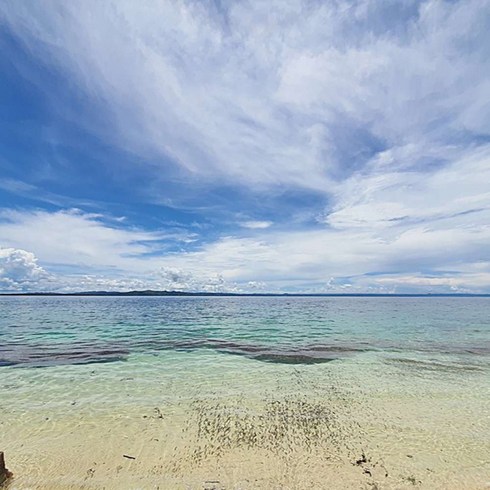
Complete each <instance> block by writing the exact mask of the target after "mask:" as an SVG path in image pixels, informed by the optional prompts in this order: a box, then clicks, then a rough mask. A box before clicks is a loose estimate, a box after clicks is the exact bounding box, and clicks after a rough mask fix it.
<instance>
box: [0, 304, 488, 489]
mask: <svg viewBox="0 0 490 490" xmlns="http://www.w3.org/2000/svg"><path fill="white" fill-rule="evenodd" d="M489 375H490V298H465V297H453V298H437V297H423V298H415V297H389V298H383V297H257V298H254V297H131V298H128V297H3V298H0V414H2V416H1V418H0V433H1V436H0V450H2V448H3V449H4V450H5V451H6V454H7V457H8V461H11V464H12V465H14V469H15V470H16V471H15V473H16V474H17V475H19V476H18V477H17V479H16V480H15V481H16V484H17V485H18V487H15V486H14V488H82V487H83V488H87V485H88V486H89V487H93V488H113V487H114V488H156V487H157V483H156V481H160V482H161V481H162V480H161V479H162V478H167V479H168V480H165V481H166V483H165V485H164V486H163V487H162V488H204V487H203V485H204V483H203V481H204V482H205V481H206V480H205V478H208V479H209V475H211V476H212V478H211V480H212V481H214V480H213V478H214V479H216V478H218V480H220V481H221V482H226V485H224V486H223V488H225V487H226V488H324V487H322V486H321V485H324V483H322V484H321V483H319V482H328V481H330V480H329V479H330V478H334V477H335V478H341V479H342V482H343V483H342V485H341V486H337V487H336V486H335V484H334V483H332V485H333V486H331V488H364V486H365V485H368V487H369V485H370V487H369V488H371V487H373V485H374V486H376V487H377V488H404V485H405V484H406V485H407V488H410V486H411V485H413V482H415V484H417V485H419V486H422V487H425V488H484V485H486V484H487V483H488V480H489V478H488V475H489V474H490V463H489V458H488V456H487V455H488V454H490V406H489V400H490V391H489V379H490V376H489ZM135 447H137V448H138V459H137V460H127V458H126V459H121V458H122V454H123V453H129V454H131V452H134V451H135ZM363 454H366V458H363V456H362V455H363ZM40 455H41V456H40ZM196 455H197V456H196ZM364 459H365V460H366V461H364ZM264 461H271V465H270V467H265V466H264ZM96 462H97V463H98V466H96V465H95V463H96ZM125 465H132V466H128V467H126V466H125ZM331 465H334V467H333V466H331ZM116 470H117V471H116ZM87 475H89V476H87ZM94 475H95V476H94ZM251 475H253V476H254V479H251ZM97 476H98V478H99V479H97ZM46 479H49V482H50V483H49V484H46V483H45V482H46ZM155 479H156V480H155ZM81 481H83V485H82V484H80V482H81ZM245 481H255V483H254V484H252V483H250V484H246V483H244V482H245ZM332 481H335V480H332ZM43 482H44V483H43ZM216 485H217V484H216ZM247 485H248V486H247ZM363 485H364V486H363ZM368 487H366V488H368ZM216 488H221V487H219V486H216Z"/></svg>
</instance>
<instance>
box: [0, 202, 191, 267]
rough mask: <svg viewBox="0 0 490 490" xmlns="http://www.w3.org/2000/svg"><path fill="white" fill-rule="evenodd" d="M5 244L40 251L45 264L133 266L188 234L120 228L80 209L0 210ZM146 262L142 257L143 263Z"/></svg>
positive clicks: (40, 257) (0, 231)
mask: <svg viewBox="0 0 490 490" xmlns="http://www.w3.org/2000/svg"><path fill="white" fill-rule="evenodd" d="M0 236H1V237H2V240H1V243H2V245H3V246H7V247H12V248H18V249H22V248H24V249H27V250H30V251H34V252H35V254H36V256H37V257H38V258H39V259H40V260H42V261H43V262H44V263H49V264H57V265H76V266H78V267H87V268H91V267H98V268H101V267H105V268H107V269H110V268H114V267H118V266H119V265H120V264H122V263H124V266H125V268H127V269H130V268H131V267H132V266H134V265H136V262H135V258H136V257H137V258H138V259H139V260H141V257H142V256H143V257H144V256H145V255H146V254H151V253H154V252H155V251H163V250H165V244H164V242H163V241H164V240H165V239H167V240H180V239H184V238H185V236H182V237H180V236H175V235H174V234H171V233H168V234H166V233H161V232H160V233H156V232H148V231H141V230H138V229H128V228H118V227H115V226H110V225H107V224H105V223H104V222H103V221H102V216H101V215H97V214H89V213H84V212H82V211H79V210H61V211H57V212H52V213H50V212H47V211H15V210H8V209H7V210H1V211H0ZM137 267H140V262H139V261H138V262H137Z"/></svg>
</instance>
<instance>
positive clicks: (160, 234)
mask: <svg viewBox="0 0 490 490" xmlns="http://www.w3.org/2000/svg"><path fill="white" fill-rule="evenodd" d="M489 46H490V1H489V0H462V1H457V0H451V1H449V0H446V1H443V0H429V1H415V0H404V1H403V2H401V1H398V0H397V1H394V0H386V1H383V2H380V1H379V0H362V1H356V0H350V1H345V0H331V1H317V0H279V1H275V0H267V1H255V0H250V1H246V0H241V1H233V0H229V1H226V0H214V1H212V0H201V1H197V0H194V1H187V0H175V1H157V0H155V1H147V0H141V1H138V2H135V1H133V0H117V1H116V0H114V1H113V0H104V1H98V0H85V1H84V2H67V1H65V0H44V1H43V2H38V1H35V0H3V1H2V2H1V3H0V49H1V56H0V111H1V112H0V291H3V292H25V291H58V292H74V291H82V290H83V291H93V290H118V291H124V290H134V289H161V290H164V289H165V290H179V291H205V292H223V291H228V292H252V293H253V292H272V293H276V292H303V293H490V76H489V74H490V49H489Z"/></svg>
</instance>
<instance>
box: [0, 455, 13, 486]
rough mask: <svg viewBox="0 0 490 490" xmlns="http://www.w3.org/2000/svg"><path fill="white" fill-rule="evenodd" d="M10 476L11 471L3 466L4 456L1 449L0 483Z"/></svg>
mask: <svg viewBox="0 0 490 490" xmlns="http://www.w3.org/2000/svg"><path fill="white" fill-rule="evenodd" d="M11 476H12V473H11V472H10V471H9V470H8V469H7V468H5V456H4V454H3V451H0V485H1V484H2V483H4V482H5V481H6V480H8V479H9V478H10V477H11Z"/></svg>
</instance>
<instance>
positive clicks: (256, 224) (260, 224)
mask: <svg viewBox="0 0 490 490" xmlns="http://www.w3.org/2000/svg"><path fill="white" fill-rule="evenodd" d="M240 226H243V227H244V228H250V229H251V230H264V229H265V228H269V227H270V226H272V221H244V222H243V223H240Z"/></svg>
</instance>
